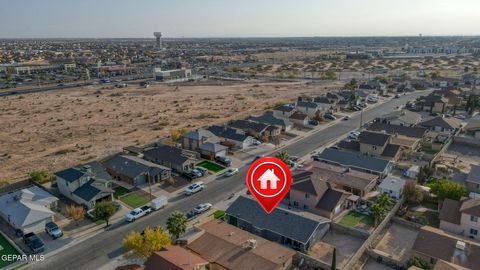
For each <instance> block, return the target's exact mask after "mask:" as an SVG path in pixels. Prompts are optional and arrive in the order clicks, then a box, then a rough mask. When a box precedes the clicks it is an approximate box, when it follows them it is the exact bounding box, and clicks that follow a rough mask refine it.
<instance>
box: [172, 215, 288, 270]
mask: <svg viewBox="0 0 480 270" xmlns="http://www.w3.org/2000/svg"><path fill="white" fill-rule="evenodd" d="M262 211H263V210H262ZM195 228H196V229H198V230H200V232H199V233H197V234H194V235H193V236H192V237H191V238H192V239H191V240H189V241H188V244H187V245H186V248H187V249H189V250H191V251H192V252H194V253H195V254H197V255H198V256H200V257H201V258H203V259H205V260H206V261H208V262H209V263H210V265H209V268H208V269H209V270H251V269H262V270H288V269H292V264H293V257H294V256H295V254H296V252H295V251H293V250H291V249H289V248H286V247H284V246H282V245H279V244H278V243H274V242H271V241H269V240H266V239H264V238H261V237H259V236H257V235H256V234H252V233H249V232H247V231H243V230H241V229H239V228H237V227H235V226H232V225H230V224H228V223H226V222H224V221H220V220H217V219H213V220H210V221H208V222H206V223H204V224H201V225H197V227H195ZM189 269H192V268H189ZM162 270H163V269H162ZM167 270H169V269H167Z"/></svg>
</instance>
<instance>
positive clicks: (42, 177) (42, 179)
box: [30, 171, 51, 184]
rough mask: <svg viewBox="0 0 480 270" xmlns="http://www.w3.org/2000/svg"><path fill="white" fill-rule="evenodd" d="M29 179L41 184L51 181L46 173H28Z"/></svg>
mask: <svg viewBox="0 0 480 270" xmlns="http://www.w3.org/2000/svg"><path fill="white" fill-rule="evenodd" d="M30 177H31V178H32V180H33V181H35V182H37V183H39V184H43V183H46V182H49V181H50V180H51V177H50V175H49V174H48V172H46V171H33V172H31V173H30Z"/></svg>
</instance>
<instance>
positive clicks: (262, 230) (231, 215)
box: [225, 196, 330, 251]
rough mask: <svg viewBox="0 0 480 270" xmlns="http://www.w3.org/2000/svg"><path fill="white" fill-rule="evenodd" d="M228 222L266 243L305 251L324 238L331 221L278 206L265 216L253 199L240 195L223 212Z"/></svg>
mask: <svg viewBox="0 0 480 270" xmlns="http://www.w3.org/2000/svg"><path fill="white" fill-rule="evenodd" d="M225 213H226V216H227V220H228V223H229V224H231V225H234V226H236V227H239V228H241V229H243V230H245V231H248V232H250V233H253V234H256V235H258V236H261V237H263V238H265V239H267V240H270V241H273V242H277V243H280V244H282V245H285V246H289V247H291V248H294V249H298V250H300V251H306V250H308V249H309V248H310V247H311V246H313V245H314V244H315V243H316V242H318V241H319V240H320V239H322V238H323V236H324V235H325V233H326V232H327V231H328V229H329V228H330V223H329V222H330V220H328V219H320V221H319V220H314V219H310V218H308V217H305V216H301V215H298V214H296V213H294V212H291V211H288V210H286V209H283V208H280V207H277V208H275V209H274V210H273V211H272V212H271V213H270V214H268V213H266V212H265V210H263V208H261V207H260V205H258V203H257V202H256V201H254V200H252V199H249V198H246V197H243V196H240V197H238V198H237V199H236V200H235V201H234V202H233V203H232V204H231V205H230V206H229V207H228V209H227V210H226V212H225Z"/></svg>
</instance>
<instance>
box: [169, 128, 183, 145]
mask: <svg viewBox="0 0 480 270" xmlns="http://www.w3.org/2000/svg"><path fill="white" fill-rule="evenodd" d="M185 132H186V130H185V129H184V128H181V129H177V130H175V131H173V132H172V134H170V138H172V141H174V142H176V141H178V140H180V137H182V135H183V133H185Z"/></svg>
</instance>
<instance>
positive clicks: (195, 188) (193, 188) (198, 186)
mask: <svg viewBox="0 0 480 270" xmlns="http://www.w3.org/2000/svg"><path fill="white" fill-rule="evenodd" d="M204 187H205V184H204V183H203V182H196V183H193V184H191V185H190V186H188V187H187V188H186V189H185V195H187V196H190V195H192V194H195V193H197V192H200V191H202V190H203V188H204Z"/></svg>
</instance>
